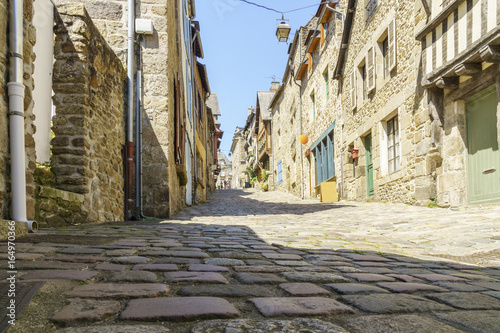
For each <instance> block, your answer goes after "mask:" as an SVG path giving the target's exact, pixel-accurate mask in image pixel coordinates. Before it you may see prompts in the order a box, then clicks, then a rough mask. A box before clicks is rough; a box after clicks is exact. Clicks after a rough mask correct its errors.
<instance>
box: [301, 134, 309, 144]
mask: <svg viewBox="0 0 500 333" xmlns="http://www.w3.org/2000/svg"><path fill="white" fill-rule="evenodd" d="M308 142H309V137H308V136H307V135H301V136H300V143H302V144H303V145H305V144H306V143H308Z"/></svg>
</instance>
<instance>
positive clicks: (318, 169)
mask: <svg viewBox="0 0 500 333" xmlns="http://www.w3.org/2000/svg"><path fill="white" fill-rule="evenodd" d="M320 146H321V145H318V146H317V147H316V185H319V184H320V183H321V182H322V175H321V163H322V161H321V149H320Z"/></svg>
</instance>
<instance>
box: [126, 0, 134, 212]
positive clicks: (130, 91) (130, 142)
mask: <svg viewBox="0 0 500 333" xmlns="http://www.w3.org/2000/svg"><path fill="white" fill-rule="evenodd" d="M127 41H128V47H127V83H128V88H127V143H126V145H127V157H126V158H127V172H126V175H127V181H126V191H125V192H126V193H127V201H126V212H127V214H126V215H127V216H125V218H126V219H127V220H128V219H129V218H131V216H132V208H133V202H134V200H133V197H132V192H133V183H134V181H133V177H134V118H133V117H134V69H135V68H134V67H135V66H134V64H135V52H134V48H135V0H128V37H127Z"/></svg>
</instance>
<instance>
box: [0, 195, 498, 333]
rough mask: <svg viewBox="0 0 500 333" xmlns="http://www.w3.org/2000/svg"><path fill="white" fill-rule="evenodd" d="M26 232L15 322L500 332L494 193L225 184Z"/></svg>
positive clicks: (23, 326)
mask: <svg viewBox="0 0 500 333" xmlns="http://www.w3.org/2000/svg"><path fill="white" fill-rule="evenodd" d="M29 238H30V241H29V242H27V241H23V240H20V241H21V242H17V243H16V268H17V270H18V274H17V280H18V281H17V282H18V284H17V288H18V291H22V290H24V289H23V288H25V289H26V291H24V292H18V294H23V295H20V296H19V297H23V296H24V297H26V300H28V299H29V297H28V296H26V295H29V290H30V289H31V290H36V288H39V289H38V292H37V293H36V294H35V295H34V297H33V298H32V299H31V301H30V302H29V304H23V305H25V307H24V309H23V310H22V312H21V313H18V316H17V318H16V322H15V326H10V327H9V328H8V330H7V332H9V333H10V332H32V333H36V332H68V333H69V332H71V333H83V332H85V333H90V332H116V333H118V332H120V333H121V332H153V333H155V332H174V333H177V332H179V333H180V332H193V333H216V332H217V333H218V332H220V333H223V332H225V333H239V332H266V333H270V332H273V333H278V332H329V333H330V332H369V333H372V332H419V333H420V332H429V333H431V332H432V333H435V332H500V319H499V318H500V206H499V205H489V206H483V207H472V208H466V209H462V210H457V211H452V210H448V209H440V208H427V207H415V206H408V205H403V204H388V203H360V202H339V203H334V204H324V203H319V202H318V201H315V200H300V199H297V198H295V197H293V196H291V195H288V194H283V193H279V194H278V193H277V192H255V191H254V190H222V191H218V192H216V193H215V194H213V195H212V197H211V198H210V202H207V203H203V204H201V205H198V206H193V207H191V208H188V209H186V210H184V211H182V212H180V213H179V214H177V215H176V216H174V218H172V219H171V220H166V221H140V222H139V221H138V222H127V223H109V224H100V225H81V226H75V227H65V228H54V229H49V230H42V231H40V232H39V234H37V235H32V236H30V237H29ZM1 253H6V246H5V244H4V243H3V244H2V251H1ZM6 258H7V256H6V255H3V257H2V268H4V267H5V265H4V263H5V262H6ZM0 274H3V275H2V279H3V280H4V281H5V280H6V278H7V275H6V269H2V271H1V272H0ZM38 282H43V285H42V284H41V283H38ZM17 301H18V303H19V302H21V304H22V303H23V302H22V300H20V299H18V300H17ZM4 309H5V307H4V306H3V303H2V311H4ZM18 311H19V310H18ZM2 325H3V326H2V327H3V328H5V327H7V325H6V323H5V321H4V322H2ZM0 331H1V330H0Z"/></svg>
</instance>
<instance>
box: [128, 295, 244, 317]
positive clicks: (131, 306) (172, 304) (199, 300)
mask: <svg viewBox="0 0 500 333" xmlns="http://www.w3.org/2000/svg"><path fill="white" fill-rule="evenodd" d="M239 315H240V313H239V312H238V310H236V308H235V307H234V306H233V305H231V304H230V303H229V302H228V301H226V300H225V299H222V298H216V297H169V298H151V299H136V300H131V301H130V302H129V303H128V305H127V307H126V308H125V310H124V311H123V312H122V314H121V316H120V317H121V319H123V320H147V321H152V320H170V321H186V320H197V319H209V318H235V317H238V316H239Z"/></svg>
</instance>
